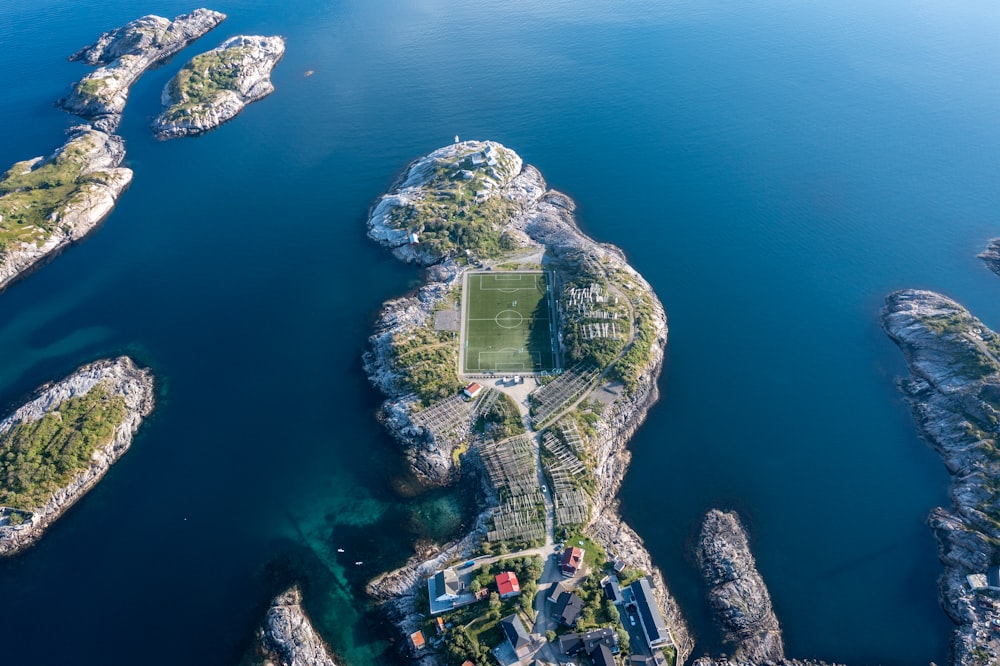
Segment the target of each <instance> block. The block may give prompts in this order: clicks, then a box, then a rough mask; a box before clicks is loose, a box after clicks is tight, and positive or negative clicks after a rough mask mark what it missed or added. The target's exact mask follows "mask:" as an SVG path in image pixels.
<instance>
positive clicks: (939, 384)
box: [882, 290, 1000, 666]
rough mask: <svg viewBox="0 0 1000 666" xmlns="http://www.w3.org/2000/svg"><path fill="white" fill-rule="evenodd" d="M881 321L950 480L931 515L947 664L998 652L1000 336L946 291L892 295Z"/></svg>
mask: <svg viewBox="0 0 1000 666" xmlns="http://www.w3.org/2000/svg"><path fill="white" fill-rule="evenodd" d="M882 327H883V328H884V329H885V331H886V333H888V335H889V337H890V338H892V340H893V341H894V342H895V343H896V344H897V345H898V346H899V348H900V349H901V350H902V351H903V354H904V355H905V356H906V361H907V365H908V367H909V370H910V375H911V376H910V377H908V378H906V379H904V380H902V381H900V383H899V387H900V390H901V391H902V392H903V394H904V396H905V397H906V399H907V401H908V402H909V403H910V406H911V408H912V410H913V415H914V418H915V419H916V422H917V427H918V429H919V431H920V434H921V435H922V437H923V438H924V439H925V440H926V441H927V442H928V443H929V444H930V445H931V446H932V447H933V448H934V449H935V450H936V451H937V452H938V453H939V454H940V455H941V457H942V458H943V459H944V463H945V465H946V466H947V468H948V471H949V473H950V474H951V478H952V486H951V491H950V495H951V502H952V506H951V507H949V508H943V507H939V508H936V509H934V510H933V511H932V512H931V516H930V519H929V522H930V525H931V528H932V529H933V530H934V534H935V536H936V537H937V540H938V544H939V556H940V558H941V562H942V563H943V564H944V574H943V575H942V576H941V578H940V580H939V585H940V596H941V604H942V606H943V607H944V610H945V612H946V613H947V614H948V616H949V617H950V618H951V619H952V620H953V621H954V622H955V624H956V625H957V626H956V629H955V632H954V634H953V637H952V656H951V663H952V664H954V665H955V666H974V665H976V666H978V665H985V664H995V663H997V660H998V659H1000V596H998V593H1000V567H997V565H998V564H1000V483H998V479H1000V439H998V434H1000V360H998V359H1000V336H998V335H997V334H996V333H994V332H993V331H992V330H990V329H989V328H988V327H987V326H986V325H985V324H983V323H982V322H981V321H979V320H978V319H976V318H975V317H974V316H973V315H972V314H971V313H970V312H969V311H968V310H966V309H965V308H964V307H962V306H961V305H960V304H958V303H956V302H955V301H953V300H952V299H950V298H947V297H945V296H942V295H940V294H936V293H934V292H930V291H919V290H905V291H898V292H895V293H893V294H890V295H889V296H888V298H887V299H886V305H885V307H884V309H883V311H882Z"/></svg>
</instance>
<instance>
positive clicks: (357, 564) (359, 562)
mask: <svg viewBox="0 0 1000 666" xmlns="http://www.w3.org/2000/svg"><path fill="white" fill-rule="evenodd" d="M362 564H364V562H362V561H361V560H358V561H357V562H355V563H354V566H356V567H360V566H361V565H362Z"/></svg>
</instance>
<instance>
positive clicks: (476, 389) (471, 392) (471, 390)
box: [462, 382, 483, 400]
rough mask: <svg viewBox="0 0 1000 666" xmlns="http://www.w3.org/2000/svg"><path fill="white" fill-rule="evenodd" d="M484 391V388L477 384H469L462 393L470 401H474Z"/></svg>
mask: <svg viewBox="0 0 1000 666" xmlns="http://www.w3.org/2000/svg"><path fill="white" fill-rule="evenodd" d="M482 390H483V387H482V386H480V385H479V384H477V383H476V382H472V383H471V384H469V385H468V386H466V387H465V388H464V389H462V393H463V394H465V397H467V398H468V399H469V400H472V399H474V398H475V397H476V396H477V395H479V393H480V392H481V391H482Z"/></svg>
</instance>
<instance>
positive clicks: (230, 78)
mask: <svg viewBox="0 0 1000 666" xmlns="http://www.w3.org/2000/svg"><path fill="white" fill-rule="evenodd" d="M250 52H251V50H250V48H248V47H246V46H233V47H231V48H228V49H223V50H222V51H208V52H207V53H202V54H201V55H197V56H195V57H194V58H192V59H191V62H189V63H188V64H186V65H184V67H182V68H181V70H180V71H179V72H177V75H176V76H175V77H174V78H172V79H171V80H170V83H169V84H168V85H169V87H170V98H171V100H173V105H172V106H171V107H170V108H169V109H167V110H166V112H165V116H166V118H167V120H178V119H180V118H181V117H183V116H185V115H187V114H188V113H189V112H190V111H191V110H192V109H194V108H196V107H200V106H202V105H209V104H211V103H212V102H214V101H215V100H216V99H217V98H218V97H219V95H221V94H222V93H224V92H226V91H228V90H235V89H236V83H237V81H238V79H239V74H240V65H241V63H242V61H243V59H244V58H245V57H246V56H247V55H249V54H250Z"/></svg>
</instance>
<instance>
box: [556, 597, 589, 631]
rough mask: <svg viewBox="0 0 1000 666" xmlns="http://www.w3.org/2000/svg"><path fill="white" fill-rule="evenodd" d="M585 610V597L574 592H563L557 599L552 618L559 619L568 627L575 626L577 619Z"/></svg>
mask: <svg viewBox="0 0 1000 666" xmlns="http://www.w3.org/2000/svg"><path fill="white" fill-rule="evenodd" d="M582 612H583V599H581V598H580V597H578V596H576V595H575V594H573V593H572V592H563V593H562V594H561V595H559V599H558V600H557V601H556V607H555V611H554V612H553V613H552V619H554V620H558V621H559V622H560V623H561V624H563V625H565V626H567V627H575V626H576V621H577V619H579V617H580V613H582Z"/></svg>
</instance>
